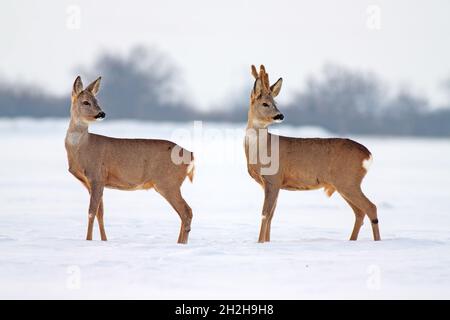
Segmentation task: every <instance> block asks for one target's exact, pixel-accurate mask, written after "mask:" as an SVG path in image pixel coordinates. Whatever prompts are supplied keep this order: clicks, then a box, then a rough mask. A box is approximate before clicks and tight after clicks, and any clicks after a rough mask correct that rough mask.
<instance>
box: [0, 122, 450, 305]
mask: <svg viewBox="0 0 450 320" xmlns="http://www.w3.org/2000/svg"><path fill="white" fill-rule="evenodd" d="M66 127H67V121H66V120H45V121H41V122H38V121H33V120H26V119H22V120H13V121H12V120H4V119H3V120H0V150H1V155H0V298H60V299H72V298H125V299H128V298H150V299H162V298H169V299H178V298H183V299H184V298H187V299H198V298H206V299H207V298H212V299H214V298H261V299H279V298H287V299H303V298H306V299H309V298H339V299H340V298H363V299H365V298H369V299H370V298H375V299H378V298H447V299H448V298H450V183H449V182H450V141H449V140H448V139H441V140H439V139H412V138H408V139H407V138H373V137H352V138H356V139H358V140H359V141H360V142H362V143H364V144H365V145H366V146H367V147H368V148H369V149H370V150H371V151H372V153H373V154H374V163H373V165H372V168H371V170H370V171H369V173H368V175H367V177H366V179H365V181H364V185H363V188H364V190H365V191H366V194H367V195H368V197H369V198H370V199H372V201H373V202H375V203H376V204H377V205H378V208H379V219H380V230H381V236H382V240H383V241H381V242H377V243H375V242H373V241H372V239H371V230H370V224H369V223H368V221H366V223H365V225H364V226H363V228H362V230H361V233H360V239H359V240H358V241H357V242H350V241H348V240H347V239H348V237H349V235H350V232H351V230H352V227H353V222H354V216H353V213H352V211H351V209H350V208H349V207H348V206H347V205H346V204H345V203H344V201H343V200H342V199H341V198H340V197H339V196H338V195H337V194H335V195H334V196H333V197H332V198H331V199H328V198H327V197H326V196H325V195H324V193H323V192H322V191H310V192H288V191H283V192H282V193H281V195H280V198H279V201H278V207H277V210H276V212H275V218H274V221H273V224H272V228H273V231H272V242H271V243H266V244H258V243H257V242H256V240H257V236H258V231H259V223H260V211H261V207H262V200H263V194H262V190H261V189H260V187H259V186H258V185H257V184H256V183H255V182H254V181H253V180H251V179H250V178H249V176H248V175H247V172H246V167H245V162H244V154H243V147H242V137H243V134H244V133H243V128H244V126H243V125H214V124H205V125H203V129H201V128H198V126H197V128H196V129H194V128H193V126H192V124H182V125H180V124H177V125H173V124H156V123H150V122H112V121H108V120H107V121H105V122H103V123H101V124H95V125H94V126H93V127H92V128H91V131H93V132H98V133H102V134H107V135H111V136H120V137H125V136H126V137H148V138H150V137H155V138H168V139H173V140H176V141H177V142H179V143H181V144H183V145H184V146H186V147H187V148H188V149H191V150H193V151H195V152H196V167H197V169H196V176H195V180H194V184H190V183H189V182H188V181H186V182H185V184H184V186H183V193H184V195H185V198H186V199H187V201H188V202H189V204H190V205H191V207H192V208H193V211H194V220H193V225H192V232H191V235H190V242H189V244H188V245H177V244H176V239H177V236H178V230H179V219H178V216H177V215H176V214H175V212H174V211H173V210H172V209H171V208H170V207H169V205H168V204H167V203H166V202H165V200H163V199H162V198H161V197H160V196H159V195H158V194H157V193H156V192H155V191H137V192H121V191H113V190H107V191H106V192H105V219H106V231H107V234H108V237H109V241H108V242H101V241H100V240H99V234H98V229H97V226H96V229H95V233H94V238H95V240H94V241H91V242H88V241H85V240H84V237H85V232H86V224H87V207H88V195H87V192H86V191H85V190H84V188H83V187H82V186H81V184H80V183H79V182H78V181H77V180H75V179H74V178H73V177H72V176H71V175H70V174H69V173H68V172H67V163H66V154H65V150H64V135H65V130H66ZM175 129H177V130H175ZM277 129H278V131H279V132H280V133H282V134H287V135H294V136H326V135H327V133H326V132H323V131H321V130H318V129H315V128H291V127H283V126H278V127H277ZM194 131H196V133H194ZM186 134H187V135H188V137H189V135H191V138H192V139H187V138H186ZM224 150H225V152H224Z"/></svg>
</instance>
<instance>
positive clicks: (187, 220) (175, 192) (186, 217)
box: [155, 186, 192, 244]
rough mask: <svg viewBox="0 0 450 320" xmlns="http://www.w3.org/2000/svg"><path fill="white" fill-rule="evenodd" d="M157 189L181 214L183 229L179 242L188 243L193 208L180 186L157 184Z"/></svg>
mask: <svg viewBox="0 0 450 320" xmlns="http://www.w3.org/2000/svg"><path fill="white" fill-rule="evenodd" d="M155 190H156V191H157V192H158V193H159V194H161V195H162V196H163V197H164V198H165V199H166V200H167V201H168V202H169V204H170V205H171V206H172V208H174V209H175V211H176V212H177V213H178V215H179V216H180V219H181V229H180V234H179V236H178V243H182V244H186V243H188V238H189V232H190V231H191V222H192V209H191V208H190V207H189V205H188V204H187V202H186V201H185V200H184V199H183V197H182V196H181V191H180V188H179V187H178V188H168V187H161V186H159V187H158V186H155Z"/></svg>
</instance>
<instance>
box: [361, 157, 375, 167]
mask: <svg viewBox="0 0 450 320" xmlns="http://www.w3.org/2000/svg"><path fill="white" fill-rule="evenodd" d="M372 162H373V158H372V155H370V156H369V158H368V159H364V160H363V162H362V167H363V168H364V169H366V171H369V168H370V166H371V165H372Z"/></svg>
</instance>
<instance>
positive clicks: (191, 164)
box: [186, 160, 194, 174]
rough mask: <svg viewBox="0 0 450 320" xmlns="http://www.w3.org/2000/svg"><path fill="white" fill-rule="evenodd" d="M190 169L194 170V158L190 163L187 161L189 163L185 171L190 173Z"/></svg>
mask: <svg viewBox="0 0 450 320" xmlns="http://www.w3.org/2000/svg"><path fill="white" fill-rule="evenodd" d="M192 170H194V160H192V161H191V163H189V165H188V167H187V169H186V173H187V174H190V173H191V172H192Z"/></svg>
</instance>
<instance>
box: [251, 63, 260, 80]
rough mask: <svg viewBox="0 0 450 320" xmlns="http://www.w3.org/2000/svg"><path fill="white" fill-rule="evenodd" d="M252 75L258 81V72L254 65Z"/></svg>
mask: <svg viewBox="0 0 450 320" xmlns="http://www.w3.org/2000/svg"><path fill="white" fill-rule="evenodd" d="M252 75H253V76H254V77H255V80H256V79H258V77H259V76H258V71H256V67H255V66H254V65H253V64H252Z"/></svg>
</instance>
